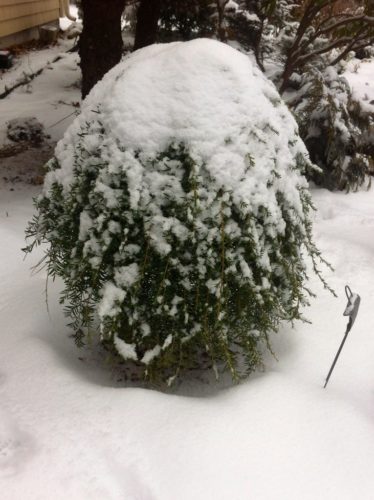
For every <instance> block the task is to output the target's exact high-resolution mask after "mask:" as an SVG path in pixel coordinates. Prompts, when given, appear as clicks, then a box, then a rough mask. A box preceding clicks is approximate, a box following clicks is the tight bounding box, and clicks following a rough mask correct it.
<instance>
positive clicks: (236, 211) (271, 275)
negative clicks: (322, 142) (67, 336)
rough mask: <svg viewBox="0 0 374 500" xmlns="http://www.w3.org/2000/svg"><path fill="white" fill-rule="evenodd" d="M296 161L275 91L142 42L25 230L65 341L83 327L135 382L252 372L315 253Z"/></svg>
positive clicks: (68, 144)
mask: <svg viewBox="0 0 374 500" xmlns="http://www.w3.org/2000/svg"><path fill="white" fill-rule="evenodd" d="M307 165H309V160H308V158H307V153H306V150H305V148H304V145H303V143H302V142H301V140H300V139H299V137H298V133H297V126H296V124H295V121H294V119H293V118H292V116H291V114H290V113H289V111H288V110H287V107H286V106H285V105H284V103H283V102H282V101H281V99H280V98H279V95H278V93H277V91H276V89H275V87H274V86H273V85H272V83H270V82H269V81H268V80H267V79H266V78H265V77H264V76H263V75H262V73H261V72H260V71H259V70H258V69H257V68H255V67H254V66H253V65H252V64H251V62H250V61H249V59H248V58H247V57H246V56H245V55H243V54H241V53H239V52H238V51H236V50H234V49H233V48H231V47H229V46H227V45H224V44H222V43H219V42H216V41H212V40H206V39H198V40H194V41H191V42H185V43H170V44H165V45H153V46H151V47H147V48H145V49H142V50H139V51H137V52H135V53H134V54H132V55H131V56H130V57H128V58H126V59H125V60H124V61H123V62H122V63H120V64H118V65H117V66H116V67H115V68H113V69H112V70H111V71H110V72H109V73H108V74H107V75H106V76H105V77H104V78H103V80H102V81H101V82H99V83H98V84H97V85H96V86H95V88H94V89H93V90H92V91H91V93H90V95H89V96H88V97H87V99H86V100H85V102H84V104H83V107H82V113H81V115H80V116H79V117H78V118H77V119H76V120H75V122H74V123H73V124H72V126H71V127H70V128H69V129H68V131H67V132H66V134H65V136H64V138H63V140H62V141H60V143H59V144H58V146H57V148H56V152H55V158H54V159H53V160H52V161H51V162H50V164H49V173H48V174H47V176H46V180H45V186H44V192H43V195H42V196H41V197H40V198H39V199H38V201H37V208H38V215H37V216H36V218H35V220H34V221H33V222H32V223H31V225H30V227H29V235H34V236H35V237H36V240H35V241H36V243H39V242H41V241H48V242H49V243H50V247H49V249H48V251H47V262H48V271H49V273H50V274H52V275H59V276H62V278H63V279H64V282H65V290H64V292H63V295H62V299H63V301H65V302H66V304H67V312H68V314H69V315H70V316H71V317H72V318H73V322H72V326H73V328H74V329H75V331H76V337H77V340H78V341H82V340H83V339H84V335H85V333H84V332H85V327H89V326H90V325H91V324H92V321H93V322H95V317H97V318H98V320H99V323H100V331H101V339H102V341H103V342H104V344H105V345H106V346H107V347H108V348H110V349H112V350H113V352H115V353H117V354H118V355H119V356H121V357H122V358H124V359H128V360H132V361H133V362H136V363H140V364H141V365H143V366H144V368H145V372H146V374H147V375H148V376H153V375H155V376H157V375H159V374H160V373H163V374H167V375H168V376H171V377H174V376H175V375H177V374H178V373H179V371H180V369H181V368H184V367H186V366H193V365H194V364H195V363H198V362H199V360H200V359H201V357H202V356H204V353H205V356H206V355H207V356H208V357H209V359H210V360H211V361H210V364H211V366H213V367H214V368H216V366H217V363H218V364H219V363H220V362H222V363H223V364H224V365H225V366H226V367H228V368H229V369H230V370H231V373H232V375H233V376H234V377H236V376H237V374H238V367H237V361H238V359H239V356H242V355H244V357H245V359H246V366H247V368H248V370H251V369H253V368H254V367H255V366H256V365H257V364H258V363H259V361H260V345H261V343H262V342H263V341H265V343H268V334H269V332H271V331H273V330H276V328H277V326H278V324H279V321H280V320H282V319H294V318H298V317H299V316H300V312H299V308H300V306H301V305H302V304H304V303H305V302H306V299H305V295H307V293H305V292H307V290H306V289H305V287H304V281H305V279H306V271H305V265H304V262H303V258H302V251H305V253H306V254H309V255H310V256H311V257H312V259H314V258H315V257H316V256H318V255H319V254H318V251H317V250H316V248H315V247H314V245H313V243H312V241H311V226H310V221H309V218H308V212H309V209H310V206H311V205H310V199H309V196H308V193H307V184H306V181H305V179H304V177H303V176H302V172H303V170H304V169H305V167H306V166H307ZM31 247H32V245H30V247H29V249H30V248H31Z"/></svg>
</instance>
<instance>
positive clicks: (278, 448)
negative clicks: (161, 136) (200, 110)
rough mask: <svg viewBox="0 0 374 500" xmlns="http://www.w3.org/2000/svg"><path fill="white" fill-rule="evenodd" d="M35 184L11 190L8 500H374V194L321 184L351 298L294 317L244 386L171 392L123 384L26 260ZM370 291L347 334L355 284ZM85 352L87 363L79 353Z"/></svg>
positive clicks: (0, 364) (333, 254) (4, 439)
mask: <svg viewBox="0 0 374 500" xmlns="http://www.w3.org/2000/svg"><path fill="white" fill-rule="evenodd" d="M36 193H37V190H36V188H27V189H25V188H23V189H16V190H15V191H14V192H9V191H5V190H2V191H1V196H0V218H1V221H0V238H1V241H2V242H4V243H5V244H3V245H1V247H0V263H1V264H0V275H1V283H2V292H1V295H0V311H1V312H0V314H1V325H2V327H1V334H2V348H1V351H0V392H1V401H2V404H1V408H0V488H1V491H3V492H6V493H5V494H3V498H4V499H5V500H8V499H9V500H10V499H12V500H13V499H21V498H28V499H30V500H34V499H35V500H36V499H41V500H44V499H45V500H47V499H49V498H54V499H56V500H59V499H61V500H62V499H65V498H67V497H69V498H71V499H73V500H85V499H87V500H88V499H90V500H96V499H97V500H101V499H102V498H107V499H113V500H116V499H123V498H126V499H129V500H133V499H134V500H138V499H139V500H149V499H155V500H175V499H176V498H178V499H180V500H190V499H191V498H194V499H197V500H205V499H215V500H226V499H227V498H234V499H235V500H248V499H252V498H253V499H256V500H272V499H274V498H277V499H282V500H299V499H300V498H303V499H305V500H315V499H316V498H321V499H322V498H323V499H326V500H335V499H336V498H339V500H351V499H352V498H354V497H357V498H360V500H361V499H362V500H370V499H371V497H372V491H373V489H374V443H373V439H372V436H373V432H374V428H373V426H374V424H373V418H372V417H373V412H374V402H373V391H374V382H373V380H374V365H373V362H372V360H373V356H374V338H373V335H372V331H373V328H374V318H373V315H372V307H371V304H372V302H373V300H374V292H373V288H372V282H373V279H374V276H373V269H374V244H373V238H372V234H373V231H374V191H369V192H360V193H356V194H349V195H345V194H342V193H334V194H332V193H330V192H327V191H325V190H319V189H315V190H314V191H313V198H314V202H315V203H316V205H317V208H318V216H317V219H316V224H315V232H316V237H317V243H318V245H319V246H320V247H322V250H323V251H324V255H325V257H326V258H327V259H329V260H330V262H332V264H333V265H334V266H335V269H336V271H335V273H334V274H329V275H328V276H327V278H328V279H329V282H330V284H331V285H332V286H333V287H334V288H335V289H336V291H337V292H338V293H339V298H338V299H335V298H333V297H332V296H330V295H329V294H327V293H326V292H320V293H319V295H318V298H317V299H316V300H315V301H313V303H312V307H311V308H309V309H308V311H307V316H308V318H309V319H311V320H312V324H311V325H308V324H297V325H296V328H295V329H294V330H292V329H291V328H290V327H289V326H285V327H283V328H282V330H281V331H280V332H279V334H278V335H277V336H276V337H275V338H274V342H273V348H274V350H275V352H276V354H277V356H278V358H279V362H276V361H275V360H273V359H272V358H268V359H267V360H266V371H265V372H264V373H258V374H256V375H254V376H252V377H251V378H250V379H248V380H246V381H244V382H243V383H241V384H240V385H239V386H235V387H230V388H229V387H225V386H224V385H225V384H224V383H223V382H222V386H217V385H216V384H214V383H210V384H207V383H204V382H202V381H200V380H199V379H191V380H187V381H186V382H185V383H184V384H182V385H181V386H179V387H178V388H175V389H174V392H172V393H162V392H157V391H152V390H149V389H145V388H135V387H130V386H129V385H128V384H125V383H123V382H117V381H116V378H113V379H112V378H111V376H110V373H109V371H108V370H107V369H105V368H104V369H103V368H100V366H101V361H100V360H98V359H97V355H96V354H95V352H93V353H91V352H90V351H85V350H78V349H77V348H76V347H75V346H74V343H73V342H72V340H71V339H70V338H68V335H69V333H70V332H69V330H68V329H67V328H66V326H65V318H64V317H63V315H62V313H61V309H60V305H59V304H58V297H57V296H58V292H59V288H60V284H59V283H57V284H50V288H49V308H50V317H49V316H48V312H47V310H46V305H45V298H44V288H45V275H44V273H39V274H34V275H33V274H32V273H31V272H30V267H31V266H32V265H33V264H35V263H36V261H37V260H38V258H39V257H40V256H41V253H39V254H37V255H34V256H33V257H32V258H31V259H27V260H26V261H23V256H22V254H21V252H20V251H19V249H20V247H22V246H23V244H24V242H23V230H24V227H25V224H26V221H27V220H28V219H29V217H30V214H31V212H32V206H31V196H33V195H35V194H36ZM346 283H349V284H350V286H351V288H352V291H353V292H354V293H359V294H360V295H361V297H362V305H361V309H360V311H359V315H358V317H357V320H356V323H355V325H354V327H353V329H352V332H351V333H350V335H349V337H348V340H347V342H346V345H345V347H344V350H343V352H342V354H341V357H340V359H339V362H338V364H337V366H336V368H335V371H334V373H333V375H332V377H331V379H330V382H329V385H328V386H327V389H325V390H323V389H322V385H323V382H324V378H325V376H326V374H327V372H328V369H329V367H330V364H331V362H332V360H333V357H334V355H335V352H336V350H337V348H338V346H339V344H340V342H341V340H342V337H343V333H344V330H345V326H346V318H344V317H343V316H342V313H343V311H344V308H345V305H346V297H345V294H344V288H343V287H344V285H345V284H346ZM78 357H80V358H82V359H83V361H80V360H79V358H78Z"/></svg>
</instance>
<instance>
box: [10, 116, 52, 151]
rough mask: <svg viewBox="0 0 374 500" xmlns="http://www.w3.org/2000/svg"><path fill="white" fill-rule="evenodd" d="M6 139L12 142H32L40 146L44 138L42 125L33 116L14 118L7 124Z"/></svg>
mask: <svg viewBox="0 0 374 500" xmlns="http://www.w3.org/2000/svg"><path fill="white" fill-rule="evenodd" d="M7 137H8V138H9V139H10V140H11V141H14V142H22V141H27V142H32V143H33V144H36V145H38V144H40V143H41V142H43V141H44V140H45V138H46V135H45V132H44V125H43V124H42V123H40V121H39V120H37V119H36V118H35V117H34V116H31V117H27V118H14V119H13V120H10V121H9V122H8V124H7Z"/></svg>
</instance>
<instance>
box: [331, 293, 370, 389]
mask: <svg viewBox="0 0 374 500" xmlns="http://www.w3.org/2000/svg"><path fill="white" fill-rule="evenodd" d="M345 294H346V296H347V299H348V304H347V307H346V308H345V311H344V313H343V316H349V321H348V325H347V329H346V331H345V334H344V338H343V340H342V343H341V344H340V347H339V350H338V352H337V353H336V356H335V359H334V361H333V363H332V365H331V368H330V371H329V373H328V375H327V378H326V382H325V385H324V386H323V388H325V387H326V385H327V383H328V381H329V378H330V377H331V374H332V372H333V369H334V367H335V364H336V362H337V361H338V358H339V355H340V353H341V350H342V349H343V345H344V342H345V341H346V339H347V337H348V333H349V332H350V330H351V328H352V326H353V323H354V322H355V319H356V317H357V313H358V308H359V307H360V302H361V298H360V296H359V295H358V294H357V293H352V291H351V289H350V288H349V286H348V285H346V287H345Z"/></svg>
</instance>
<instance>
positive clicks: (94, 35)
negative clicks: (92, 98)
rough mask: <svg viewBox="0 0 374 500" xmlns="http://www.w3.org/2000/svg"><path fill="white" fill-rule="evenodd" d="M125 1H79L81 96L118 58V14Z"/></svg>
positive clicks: (84, 94) (119, 38)
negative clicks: (81, 27) (81, 13)
mask: <svg viewBox="0 0 374 500" xmlns="http://www.w3.org/2000/svg"><path fill="white" fill-rule="evenodd" d="M125 3H126V0H105V1H104V0H82V11H83V31H82V34H81V36H80V40H79V55H80V59H81V62H80V66H81V69H82V97H83V98H84V97H86V95H87V94H88V93H89V92H90V90H91V89H92V87H93V86H94V85H95V83H97V82H98V81H99V80H101V79H102V77H103V76H104V75H105V73H106V72H107V71H109V70H110V69H111V68H112V67H113V66H115V65H116V64H117V63H118V62H119V61H120V59H121V57H122V49H123V42H122V35H121V16H122V12H123V10H124V8H125Z"/></svg>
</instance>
